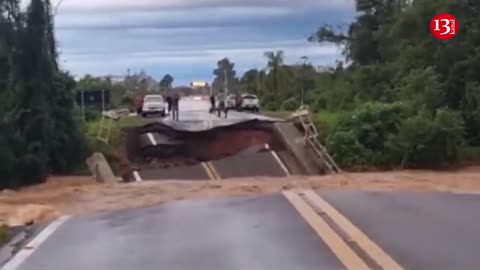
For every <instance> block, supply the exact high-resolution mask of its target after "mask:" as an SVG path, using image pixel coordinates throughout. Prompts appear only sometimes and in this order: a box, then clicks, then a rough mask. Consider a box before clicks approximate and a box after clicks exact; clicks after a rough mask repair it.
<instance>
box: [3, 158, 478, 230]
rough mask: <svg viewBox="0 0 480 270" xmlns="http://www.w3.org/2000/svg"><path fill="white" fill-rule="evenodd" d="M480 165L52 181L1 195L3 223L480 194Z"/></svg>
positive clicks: (62, 179) (86, 178) (57, 178)
mask: <svg viewBox="0 0 480 270" xmlns="http://www.w3.org/2000/svg"><path fill="white" fill-rule="evenodd" d="M479 174H480V167H478V166H477V167H470V168H467V169H462V170H458V171H452V172H434V171H397V172H376V173H374V172H369V173H345V174H342V175H327V176H315V177H288V178H281V179H279V178H275V179H273V178H248V179H232V180H224V181H167V182H155V181H152V182H142V183H129V184H113V185H105V184H98V183H96V182H94V181H93V179H91V178H89V177H51V178H50V180H49V181H48V182H47V183H45V184H42V185H38V186H33V187H28V188H24V189H22V190H20V191H17V192H15V191H3V192H1V193H0V223H7V224H10V225H18V224H22V223H28V222H40V221H43V220H45V219H48V218H51V217H54V216H57V215H59V214H74V215H79V214H89V213H95V212H103V211H112V210H118V209H127V208H137V207H146V206H151V205H156V204H160V203H165V202H168V201H176V200H187V199H207V198H221V197H229V196H244V195H252V194H265V193H275V192H279V191H282V190H287V189H296V188H311V189H357V190H383V191H393V190H404V191H419V192H443V191H454V192H476V191H478V192H480V177H479Z"/></svg>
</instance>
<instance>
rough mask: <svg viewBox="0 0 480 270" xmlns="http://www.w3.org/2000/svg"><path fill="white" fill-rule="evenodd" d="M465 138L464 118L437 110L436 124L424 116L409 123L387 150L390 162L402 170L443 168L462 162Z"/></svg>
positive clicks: (406, 122)
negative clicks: (405, 167) (429, 167)
mask: <svg viewBox="0 0 480 270" xmlns="http://www.w3.org/2000/svg"><path fill="white" fill-rule="evenodd" d="M463 136H464V123H463V120H462V118H461V116H460V115H459V114H458V113H455V112H452V111H449V110H438V111H437V113H436V115H435V117H434V119H433V120H432V119H431V118H430V117H428V116H425V115H417V116H415V117H411V118H409V119H406V120H405V121H404V122H403V123H402V125H401V126H400V128H399V132H398V134H395V135H392V136H391V137H390V138H389V140H388V142H387V148H388V152H389V154H390V159H391V161H392V162H394V163H395V164H400V166H402V167H404V166H408V167H423V166H443V165H448V164H450V163H454V162H457V161H458V160H459V157H460V150H461V148H462V146H463V145H464V143H465V142H464V137H463Z"/></svg>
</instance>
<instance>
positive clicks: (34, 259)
mask: <svg viewBox="0 0 480 270" xmlns="http://www.w3.org/2000/svg"><path fill="white" fill-rule="evenodd" d="M479 208H480V196H479V195H459V194H450V193H407V192H360V191H322V192H318V193H315V192H314V191H306V192H291V191H289V192H284V193H283V195H282V194H273V195H263V196H252V197H243V198H234V199H219V200H203V201H184V202H172V203H166V204H164V205H161V206H157V207H152V208H147V209H135V210H124V211H119V212H115V213H109V214H101V215H95V216H86V217H74V218H71V219H69V220H68V221H66V222H65V223H64V224H63V225H61V226H60V227H59V228H58V229H57V230H56V231H55V232H53V233H52V234H51V236H50V237H48V238H47V239H46V240H45V242H44V243H43V244H41V245H39V246H38V247H36V248H34V249H33V252H32V254H31V255H30V256H29V257H27V258H26V260H25V261H24V262H23V263H22V264H21V265H20V267H17V268H9V269H8V270H12V269H15V270H18V269H22V270H33V269H48V270H63V269H71V270H77V269H78V270H80V269H81V270H84V269H92V270H97V269H98V270H104V269H115V270H123V269H147V270H148V269H169V270H170V269H172V270H176V269H179V270H180V269H182V270H183V269H192V270H194V269H205V270H216V269H285V270H290V269H300V270H302V269H305V270H309V269H378V268H379V266H383V268H384V269H402V268H403V269H432V270H434V269H435V270H437V269H479V268H480V256H478V243H479V240H480V236H479V235H480V234H479V233H480V227H479V226H478V224H479V223H480V212H479V211H478V209H479ZM342 217H343V218H344V219H343V220H342ZM356 230H358V231H356ZM362 265H363V266H364V268H362V267H361V266H362Z"/></svg>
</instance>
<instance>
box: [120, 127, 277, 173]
mask: <svg viewBox="0 0 480 270" xmlns="http://www.w3.org/2000/svg"><path fill="white" fill-rule="evenodd" d="M273 125H274V122H271V121H258V120H257V121H245V122H240V123H236V124H232V125H227V126H220V127H215V128H212V129H206V130H202V131H195V132H192V131H185V130H178V129H174V128H172V127H171V126H168V125H165V124H161V123H158V124H154V125H149V126H144V127H140V128H133V129H130V130H128V131H127V134H128V135H127V142H126V150H127V151H126V152H127V157H128V160H129V161H130V163H131V164H132V166H133V167H135V168H136V169H150V168H171V167H181V166H191V165H195V164H199V163H201V162H206V161H215V160H222V159H225V158H228V157H231V156H235V155H238V154H240V153H242V152H245V151H259V152H260V151H264V150H265V149H266V148H267V147H266V145H268V148H269V149H272V150H275V151H282V150H284V146H283V144H282V143H281V141H280V140H279V139H278V138H277V137H276V135H275V133H274V131H273Z"/></svg>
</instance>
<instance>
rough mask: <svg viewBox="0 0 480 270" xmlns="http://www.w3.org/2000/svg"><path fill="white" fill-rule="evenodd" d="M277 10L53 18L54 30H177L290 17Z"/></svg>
mask: <svg viewBox="0 0 480 270" xmlns="http://www.w3.org/2000/svg"><path fill="white" fill-rule="evenodd" d="M290 12H291V10H289V9H286V8H280V7H264V8H249V7H241V8H240V7H237V8H228V7H224V8H215V9H212V8H202V9H194V10H191V9H190V10H189V9H187V10H170V11H163V10H153V11H132V12H124V13H121V14H119V13H111V12H105V13H93V14H62V13H59V14H58V15H57V16H56V19H55V23H56V27H57V29H115V28H139V27H178V26H199V24H201V25H211V24H214V25H219V24H222V22H234V23H237V24H238V23H241V22H242V21H246V20H250V19H252V18H257V19H263V20H265V19H266V18H269V17H273V16H282V15H286V14H289V13H290Z"/></svg>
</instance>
